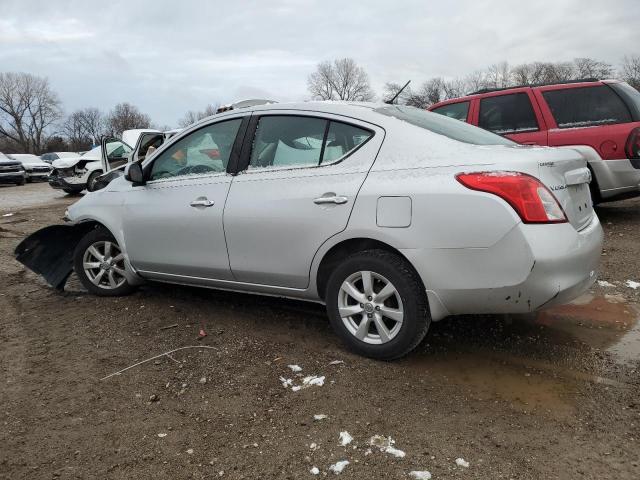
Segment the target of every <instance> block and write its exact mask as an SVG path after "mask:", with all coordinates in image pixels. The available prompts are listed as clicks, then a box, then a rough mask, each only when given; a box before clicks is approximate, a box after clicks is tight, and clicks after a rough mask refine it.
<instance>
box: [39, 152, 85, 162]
mask: <svg viewBox="0 0 640 480" xmlns="http://www.w3.org/2000/svg"><path fill="white" fill-rule="evenodd" d="M78 155H80V153H79V152H47V153H43V154H42V155H40V158H41V159H42V160H43V161H45V162H47V163H51V162H53V161H54V160H58V159H60V158H75V157H77V156H78Z"/></svg>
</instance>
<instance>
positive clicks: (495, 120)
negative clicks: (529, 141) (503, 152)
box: [478, 93, 538, 135]
mask: <svg viewBox="0 0 640 480" xmlns="http://www.w3.org/2000/svg"><path fill="white" fill-rule="evenodd" d="M478 126H479V127H481V128H484V129H486V130H490V131H492V132H493V133H497V134H498V135H505V134H508V133H525V132H535V131H536V130H538V121H537V120H536V114H535V113H534V112H533V107H532V106H531V101H530V100H529V95H527V94H526V93H511V94H508V95H499V96H497V97H488V98H483V99H482V100H480V118H479V119H478Z"/></svg>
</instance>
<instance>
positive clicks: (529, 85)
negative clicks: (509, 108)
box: [467, 78, 600, 95]
mask: <svg viewBox="0 0 640 480" xmlns="http://www.w3.org/2000/svg"><path fill="white" fill-rule="evenodd" d="M599 81H600V79H598V78H579V79H577V80H563V81H560V82H547V83H529V84H524V85H513V86H512V87H500V88H481V89H480V90H477V91H475V92H471V93H468V94H467V95H480V94H482V93H491V92H501V91H503V90H511V89H513V88H526V87H545V86H548V85H564V84H566V83H586V82H599Z"/></svg>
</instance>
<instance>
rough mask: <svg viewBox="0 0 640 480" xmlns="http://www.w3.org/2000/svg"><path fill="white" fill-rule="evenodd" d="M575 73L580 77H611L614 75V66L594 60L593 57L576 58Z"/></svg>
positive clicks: (574, 61)
mask: <svg viewBox="0 0 640 480" xmlns="http://www.w3.org/2000/svg"><path fill="white" fill-rule="evenodd" d="M573 64H574V65H575V75H576V77H577V78H578V79H580V78H597V79H603V78H611V77H612V76H613V73H614V72H613V67H612V66H611V65H610V64H608V63H605V62H601V61H599V60H594V59H593V58H575V59H574V60H573Z"/></svg>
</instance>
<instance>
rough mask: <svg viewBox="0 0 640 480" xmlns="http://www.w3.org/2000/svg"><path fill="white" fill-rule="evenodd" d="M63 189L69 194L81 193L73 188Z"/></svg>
mask: <svg viewBox="0 0 640 480" xmlns="http://www.w3.org/2000/svg"><path fill="white" fill-rule="evenodd" d="M62 191H63V192H64V193H66V194H67V195H79V194H80V192H79V191H78V190H71V189H70V188H63V189H62Z"/></svg>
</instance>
